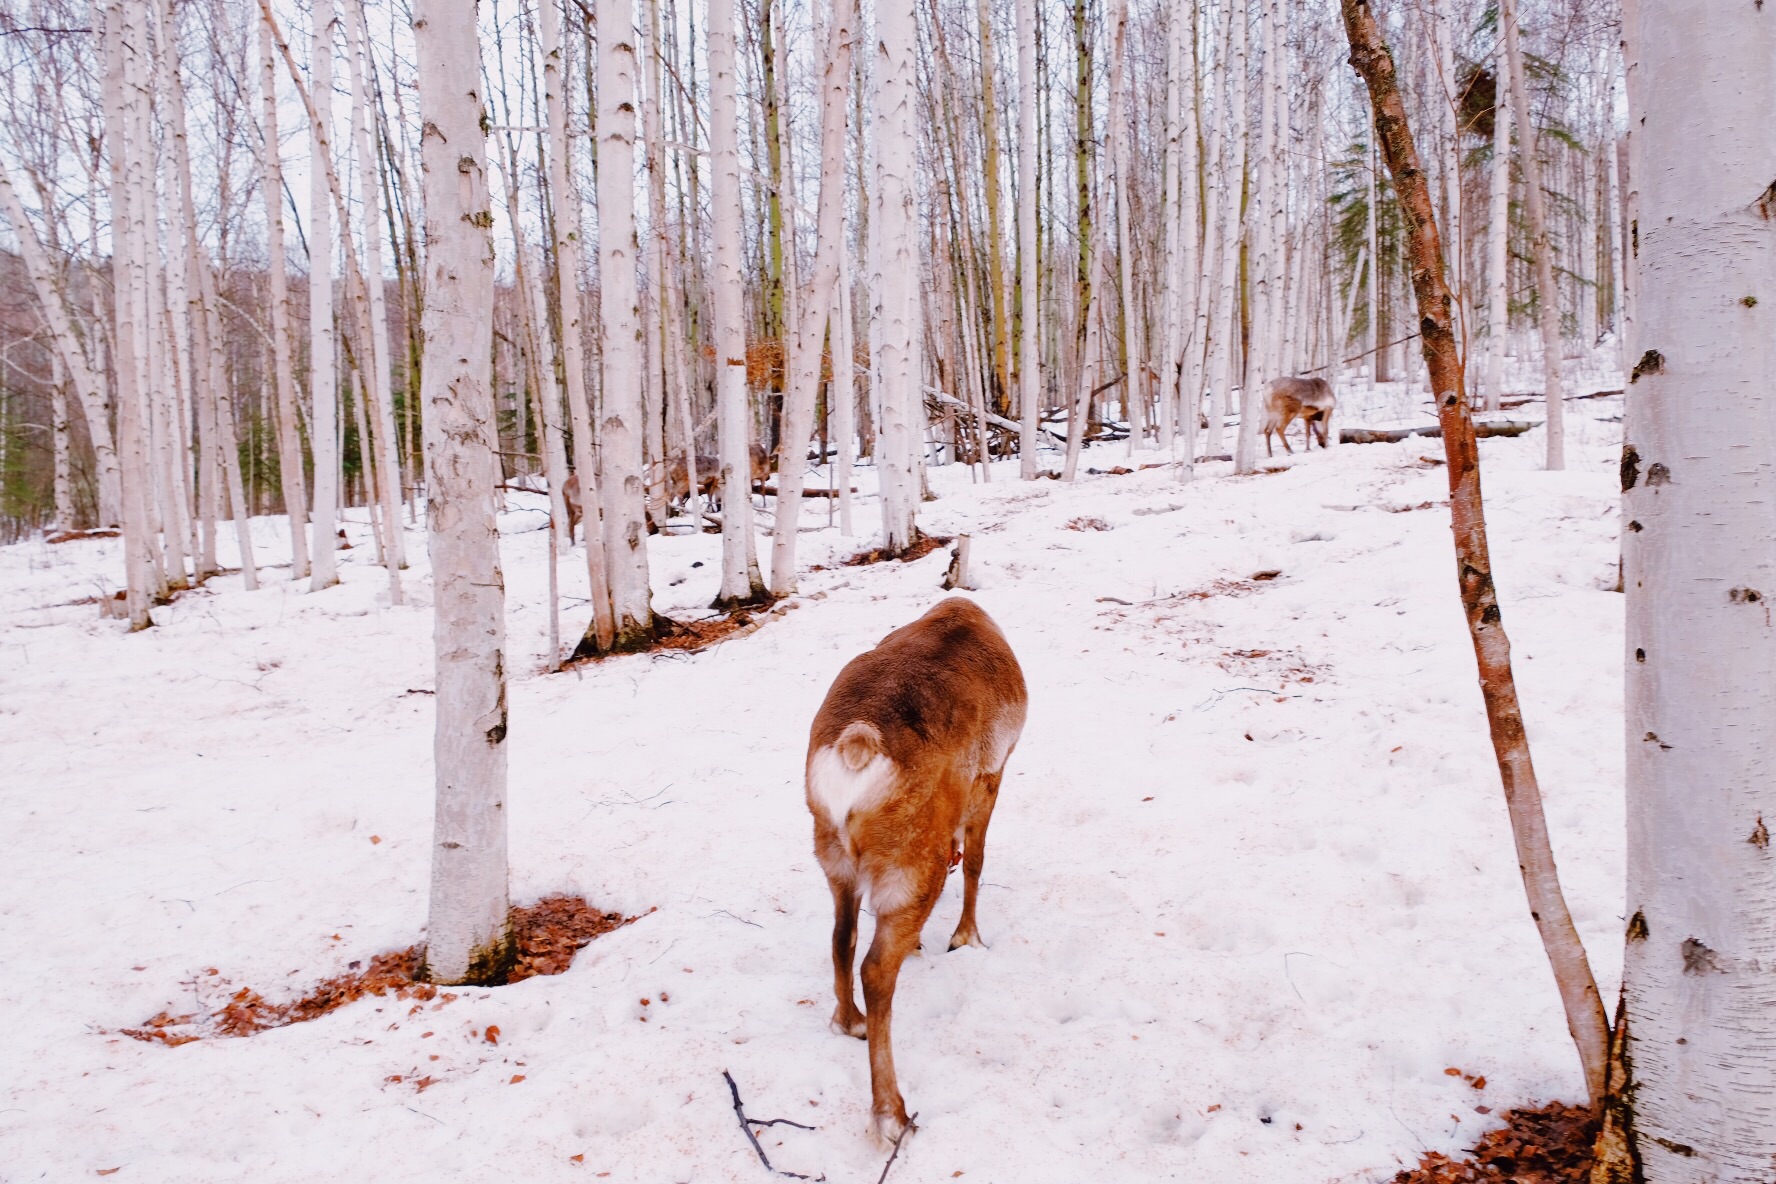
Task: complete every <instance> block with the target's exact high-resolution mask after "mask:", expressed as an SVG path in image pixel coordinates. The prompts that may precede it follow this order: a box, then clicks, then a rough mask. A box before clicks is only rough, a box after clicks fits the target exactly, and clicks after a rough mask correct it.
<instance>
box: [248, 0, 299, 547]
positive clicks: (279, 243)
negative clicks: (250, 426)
mask: <svg viewBox="0 0 1776 1184" xmlns="http://www.w3.org/2000/svg"><path fill="white" fill-rule="evenodd" d="M272 40H273V30H272V27H271V17H270V14H269V13H261V14H260V18H259V88H260V101H261V104H262V106H261V115H260V128H261V130H262V132H263V141H264V142H263V145H262V147H261V148H260V169H261V179H260V183H259V190H260V193H261V194H262V196H263V197H264V199H265V227H266V233H265V243H266V256H267V263H266V268H265V277H266V279H265V282H266V289H267V303H268V304H269V305H270V307H269V309H268V310H267V311H268V312H269V314H270V317H269V319H270V321H271V356H272V386H273V392H274V397H275V400H276V404H277V443H278V477H279V480H280V482H281V483H282V487H283V495H284V513H285V514H287V515H288V516H289V525H290V578H291V579H292V580H300V579H304V578H306V577H307V576H308V574H309V563H308V490H307V482H306V481H305V480H304V477H303V472H302V436H301V432H300V429H299V428H298V427H297V416H296V367H295V363H294V361H293V360H292V358H291V348H290V340H291V339H290V280H289V273H288V268H287V265H286V256H285V254H284V171H283V161H282V149H281V148H280V147H279V142H278V118H277V115H278V102H277V63H276V61H275V59H274V58H273V56H272Z"/></svg>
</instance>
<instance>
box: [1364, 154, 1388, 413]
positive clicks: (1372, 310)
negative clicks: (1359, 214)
mask: <svg viewBox="0 0 1776 1184" xmlns="http://www.w3.org/2000/svg"><path fill="white" fill-rule="evenodd" d="M1368 137H1369V208H1368V219H1367V221H1368V237H1369V244H1368V245H1369V274H1368V277H1367V282H1368V291H1367V293H1366V295H1367V296H1368V300H1369V331H1368V333H1367V334H1365V336H1366V338H1367V340H1366V342H1365V343H1364V356H1365V357H1366V358H1367V360H1368V363H1369V388H1370V389H1371V390H1373V389H1375V384H1376V381H1377V380H1378V379H1379V378H1380V376H1381V350H1382V347H1383V346H1385V345H1386V344H1387V343H1386V342H1384V341H1383V340H1382V339H1381V238H1380V235H1379V234H1378V233H1377V231H1376V209H1375V207H1376V204H1377V203H1378V202H1379V201H1380V200H1381V186H1380V184H1379V178H1380V173H1381V157H1380V155H1379V154H1378V153H1377V151H1376V144H1375V125H1374V124H1373V123H1371V124H1370V125H1369V130H1368Z"/></svg>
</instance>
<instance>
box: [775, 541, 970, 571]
mask: <svg viewBox="0 0 1776 1184" xmlns="http://www.w3.org/2000/svg"><path fill="white" fill-rule="evenodd" d="M953 541H954V540H953V539H951V538H950V536H949V535H947V534H921V535H920V536H919V537H918V538H917V539H915V540H913V545H912V546H910V547H908V548H907V549H906V550H905V551H902V552H901V553H900V554H899V555H890V554H889V553H888V548H886V547H871V548H870V549H869V550H867V551H859V552H858V553H857V554H855V555H853V556H851V558H849V559H842V560H840V561H839V566H840V567H868V566H869V565H870V564H872V563H886V562H888V561H889V560H890V559H898V560H900V561H901V562H902V563H912V562H913V561H915V560H918V559H923V558H925V556H927V555H929V554H931V553H932V552H933V551H939V550H942V549H943V548H945V547H947V546H949V545H950V543H952V542H953ZM808 570H809V571H825V570H827V569H826V568H825V567H824V566H822V565H821V564H818V563H816V564H815V565H814V566H813V567H810V568H809V569H808Z"/></svg>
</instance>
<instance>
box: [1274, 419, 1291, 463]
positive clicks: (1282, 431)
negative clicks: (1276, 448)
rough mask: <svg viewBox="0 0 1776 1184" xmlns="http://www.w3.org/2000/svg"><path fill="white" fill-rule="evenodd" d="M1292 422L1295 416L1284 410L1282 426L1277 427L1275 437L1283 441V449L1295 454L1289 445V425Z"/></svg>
mask: <svg viewBox="0 0 1776 1184" xmlns="http://www.w3.org/2000/svg"><path fill="white" fill-rule="evenodd" d="M1294 422H1295V416H1294V415H1293V414H1291V413H1289V412H1284V413H1283V426H1282V427H1280V428H1278V429H1277V438H1278V439H1280V440H1282V442H1283V451H1284V452H1286V453H1288V454H1289V455H1291V456H1293V455H1294V454H1295V450H1294V449H1293V448H1291V447H1289V425H1290V424H1292V423H1294Z"/></svg>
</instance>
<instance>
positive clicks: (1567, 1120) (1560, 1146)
mask: <svg viewBox="0 0 1776 1184" xmlns="http://www.w3.org/2000/svg"><path fill="white" fill-rule="evenodd" d="M1504 1120H1505V1125H1504V1126H1503V1127H1501V1128H1499V1129H1497V1130H1492V1131H1488V1132H1486V1134H1484V1135H1482V1136H1481V1137H1480V1142H1479V1144H1478V1145H1477V1146H1475V1147H1474V1148H1473V1149H1472V1150H1471V1151H1469V1153H1468V1154H1467V1155H1466V1156H1464V1157H1462V1158H1461V1159H1451V1158H1450V1157H1449V1156H1447V1155H1444V1154H1442V1153H1441V1152H1437V1151H1427V1152H1426V1153H1425V1154H1424V1155H1423V1156H1421V1157H1420V1158H1419V1161H1418V1166H1417V1167H1414V1168H1408V1169H1405V1170H1403V1171H1400V1172H1397V1173H1395V1175H1394V1184H1510V1182H1513V1181H1514V1182H1515V1184H1586V1181H1588V1180H1590V1178H1591V1148H1592V1144H1594V1143H1595V1142H1596V1141H1597V1121H1596V1119H1594V1118H1592V1116H1591V1111H1590V1110H1588V1109H1586V1108H1585V1107H1583V1106H1570V1105H1568V1104H1566V1103H1565V1102H1549V1103H1548V1104H1547V1105H1545V1106H1536V1107H1533V1108H1530V1107H1526V1108H1523V1109H1520V1110H1512V1111H1510V1112H1508V1113H1507V1114H1506V1115H1505V1116H1504Z"/></svg>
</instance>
